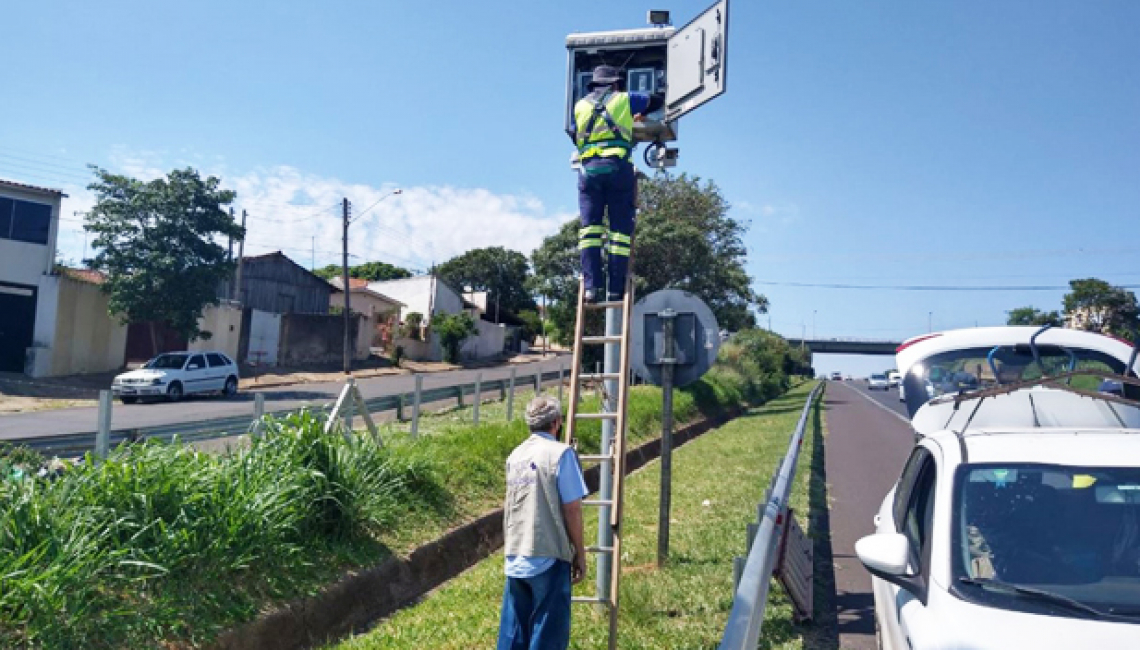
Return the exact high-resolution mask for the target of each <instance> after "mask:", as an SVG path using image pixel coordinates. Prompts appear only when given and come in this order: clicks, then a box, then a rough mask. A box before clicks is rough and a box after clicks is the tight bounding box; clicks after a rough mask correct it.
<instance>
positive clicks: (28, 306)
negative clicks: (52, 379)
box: [0, 180, 66, 372]
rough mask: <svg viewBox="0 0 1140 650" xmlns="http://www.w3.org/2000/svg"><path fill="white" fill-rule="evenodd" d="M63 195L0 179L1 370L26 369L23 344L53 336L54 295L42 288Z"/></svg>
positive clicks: (29, 345)
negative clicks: (45, 293) (49, 298)
mask: <svg viewBox="0 0 1140 650" xmlns="http://www.w3.org/2000/svg"><path fill="white" fill-rule="evenodd" d="M64 196H66V195H65V194H64V193H63V192H61V191H59V190H53V189H50V188H46V187H36V186H34V185H24V184H23V183H15V182H12V181H5V180H0V371H7V372H24V371H25V368H28V369H31V367H32V366H34V364H35V362H36V360H35V359H29V357H28V350H29V349H30V348H32V347H33V344H35V343H36V342H37V341H41V342H50V341H52V340H53V339H54V337H55V320H56V319H55V315H56V301H55V300H48V299H43V297H42V296H41V294H42V293H44V292H45V290H47V291H50V290H51V287H50V286H49V285H51V284H52V267H53V266H54V264H55V242H56V237H58V235H59V211H60V204H61V202H62V199H63V197H64ZM52 297H53V298H54V295H53V296H52Z"/></svg>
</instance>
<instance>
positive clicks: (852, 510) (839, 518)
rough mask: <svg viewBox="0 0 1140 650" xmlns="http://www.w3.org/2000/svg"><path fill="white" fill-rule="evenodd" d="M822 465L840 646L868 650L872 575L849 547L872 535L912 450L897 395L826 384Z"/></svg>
mask: <svg viewBox="0 0 1140 650" xmlns="http://www.w3.org/2000/svg"><path fill="white" fill-rule="evenodd" d="M825 407H826V409H827V411H826V418H827V438H826V442H825V446H824V449H825V452H824V457H825V461H824V462H825V466H826V473H827V486H828V487H827V493H828V496H829V497H830V514H829V518H830V524H831V552H832V557H833V559H834V567H835V591H836V597H835V605H836V608H837V610H838V611H837V616H838V630H839V647H840V648H845V649H846V648H852V649H857V650H863V649H868V650H872V649H874V648H875V647H877V646H876V643H875V620H874V600H873V598H872V596H871V576H870V575H869V574H868V573H867V571H866V569H864V568H863V565H862V564H861V563H860V562H859V559H858V558H857V557H855V542H856V541H858V540H859V538H861V537H863V536H865V535H869V534H871V533H873V532H874V530H875V528H874V523H873V521H872V519H873V518H874V516H875V513H877V512H878V510H879V506H880V504H881V503H882V501H883V497H884V496H886V494H887V492H889V491H890V489H891V488H892V487H893V486H894V484H895V482H896V481H897V480H898V477H899V474H900V473H901V471H902V467H903V464H904V463H905V462H906V459H907V456H908V455H909V454H910V450H911V448H912V447H913V446H914V434H913V432H912V430H911V428H910V424H909V421H908V420H907V419H906V416H905V410H904V409H903V405H902V403H901V402H899V398H898V392H897V391H896V390H893V389H892V390H889V391H886V392H884V391H868V390H867V385H866V384H865V383H864V382H861V381H851V382H838V381H833V382H828V386H827V393H826V395H825Z"/></svg>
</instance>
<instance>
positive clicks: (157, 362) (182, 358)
mask: <svg viewBox="0 0 1140 650" xmlns="http://www.w3.org/2000/svg"><path fill="white" fill-rule="evenodd" d="M189 356H190V355H188V354H160V355H158V356H157V357H155V358H153V359H151V360H150V361H147V362H146V365H145V366H143V368H149V369H151V370H181V369H182V366H184V365H186V358H187V357H189Z"/></svg>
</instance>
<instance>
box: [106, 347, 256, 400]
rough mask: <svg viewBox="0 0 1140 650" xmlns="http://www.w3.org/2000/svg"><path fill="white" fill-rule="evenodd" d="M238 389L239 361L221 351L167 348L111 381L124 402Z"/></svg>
mask: <svg viewBox="0 0 1140 650" xmlns="http://www.w3.org/2000/svg"><path fill="white" fill-rule="evenodd" d="M237 391H238V368H237V364H235V363H234V362H233V360H232V359H230V358H229V357H228V356H226V355H224V354H222V353H221V352H166V353H164V354H160V355H158V356H157V357H155V358H153V359H151V360H150V361H147V362H146V364H145V365H143V367H142V368H139V369H137V370H132V371H130V372H125V373H123V374H121V375H119V376H117V377H115V379H114V381H113V382H112V383H111V392H112V393H113V394H114V395H115V397H118V398H119V399H120V400H122V402H123V403H124V404H134V403H135V402H137V401H139V400H140V399H148V398H158V399H167V400H170V401H172V402H173V401H177V400H179V399H181V398H182V397H183V396H184V395H190V394H193V393H221V394H222V395H227V396H230V395H236V394H237Z"/></svg>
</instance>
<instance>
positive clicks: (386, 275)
mask: <svg viewBox="0 0 1140 650" xmlns="http://www.w3.org/2000/svg"><path fill="white" fill-rule="evenodd" d="M313 273H314V274H315V275H317V276H320V277H322V278H324V279H326V280H333V279H335V278H339V277H340V276H342V275H344V269H343V267H341V266H340V265H339V264H329V265H328V266H323V267H321V268H319V269H317V270H316V271H313ZM348 277H350V278H357V279H358V280H368V281H369V282H383V281H385V280H402V279H404V278H410V277H412V272H411V271H409V270H407V269H404V268H400V267H399V266H393V265H391V264H388V263H387V262H366V263H364V264H357V265H356V266H350V267H348Z"/></svg>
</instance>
